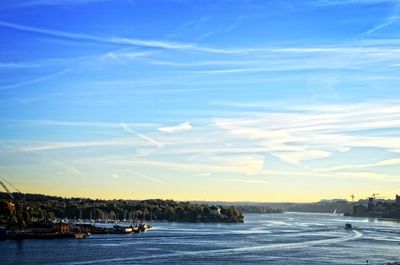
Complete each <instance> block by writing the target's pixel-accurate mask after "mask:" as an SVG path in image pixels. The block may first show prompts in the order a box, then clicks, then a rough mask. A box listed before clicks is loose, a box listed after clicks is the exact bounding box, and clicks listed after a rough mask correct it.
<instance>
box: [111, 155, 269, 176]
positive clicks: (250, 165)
mask: <svg viewBox="0 0 400 265" xmlns="http://www.w3.org/2000/svg"><path fill="white" fill-rule="evenodd" d="M226 159H227V158H221V160H220V161H217V160H214V161H212V162H210V163H207V164H205V163H187V162H182V163H179V162H166V161H156V160H138V159H135V160H133V159H132V160H123V159H120V160H117V161H112V163H114V164H117V165H124V166H128V165H141V166H153V167H161V168H165V169H169V170H173V171H180V172H190V173H194V174H199V172H207V173H233V174H244V175H256V174H258V173H260V172H261V171H262V170H263V165H264V161H263V160H262V159H261V158H258V157H254V156H253V157H249V156H248V157H240V156H238V157H237V158H230V159H229V161H227V160H226ZM232 159H234V160H232Z"/></svg>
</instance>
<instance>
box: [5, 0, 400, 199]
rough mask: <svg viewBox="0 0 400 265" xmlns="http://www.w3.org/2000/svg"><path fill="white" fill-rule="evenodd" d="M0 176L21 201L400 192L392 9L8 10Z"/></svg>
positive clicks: (396, 13)
mask: <svg viewBox="0 0 400 265" xmlns="http://www.w3.org/2000/svg"><path fill="white" fill-rule="evenodd" d="M0 40H1V41H0V102H1V105H0V172H1V173H0V175H1V176H3V177H5V178H6V179H7V180H8V181H9V182H10V183H12V184H13V185H14V186H16V187H18V188H19V190H21V191H23V192H26V193H44V194H50V195H60V196H67V197H70V196H75V197H77V196H79V197H91V198H107V199H111V198H122V199H148V198H162V199H175V200H211V201H213V200H223V201H264V202H287V201H292V202H312V201H318V200H320V199H333V198H343V199H348V200H350V196H351V195H352V194H354V196H355V199H356V200H358V199H364V198H365V197H367V196H370V195H371V194H372V193H379V196H378V197H381V198H388V199H390V198H393V197H394V195H395V194H396V193H398V194H399V193H400V137H399V136H400V104H399V102H400V87H399V85H400V1H398V0H331V1H328V0H302V1H300V0H299V1H297V0H296V1H294V0H293V1H289V0H275V1H261V0H260V1H258V0H232V1H228V0H226V1H211V0H202V1H200V0H198V1H196V0H192V1H189V0H130V1H122V0H120V1H107V0H3V1H1V4H0Z"/></svg>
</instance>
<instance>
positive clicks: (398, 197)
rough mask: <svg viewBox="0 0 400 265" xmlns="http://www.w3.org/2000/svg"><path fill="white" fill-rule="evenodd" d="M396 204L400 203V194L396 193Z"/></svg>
mask: <svg viewBox="0 0 400 265" xmlns="http://www.w3.org/2000/svg"><path fill="white" fill-rule="evenodd" d="M396 204H397V205H400V195H397V194H396Z"/></svg>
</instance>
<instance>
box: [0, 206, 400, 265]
mask: <svg viewBox="0 0 400 265" xmlns="http://www.w3.org/2000/svg"><path fill="white" fill-rule="evenodd" d="M245 219H246V223H245V224H234V225H232V224H189V223H154V226H155V229H153V230H152V231H149V232H147V233H143V234H139V235H94V236H91V237H90V238H88V239H82V240H73V239H66V240H50V241H46V240H30V241H2V242H0V254H1V257H2V260H1V264H43V265H44V264H111V263H112V264H163V263H168V264H188V263H192V264H365V263H366V260H367V259H368V260H369V264H382V263H384V262H393V261H398V260H399V259H400V258H399V257H400V245H399V242H400V234H399V232H398V231H399V228H400V224H399V223H397V222H392V221H380V220H377V219H373V220H371V219H367V218H352V217H343V216H333V215H327V214H306V213H285V214H272V215H266V214H249V215H246V218H245ZM346 222H351V223H352V224H353V227H354V230H353V231H348V230H345V229H343V226H344V224H345V223H346Z"/></svg>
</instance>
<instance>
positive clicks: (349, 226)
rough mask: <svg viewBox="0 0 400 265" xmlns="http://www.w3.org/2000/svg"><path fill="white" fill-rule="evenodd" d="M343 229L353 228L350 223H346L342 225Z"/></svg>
mask: <svg viewBox="0 0 400 265" xmlns="http://www.w3.org/2000/svg"><path fill="white" fill-rule="evenodd" d="M344 229H346V230H352V229H353V226H352V225H351V224H350V223H346V224H345V225H344Z"/></svg>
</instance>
